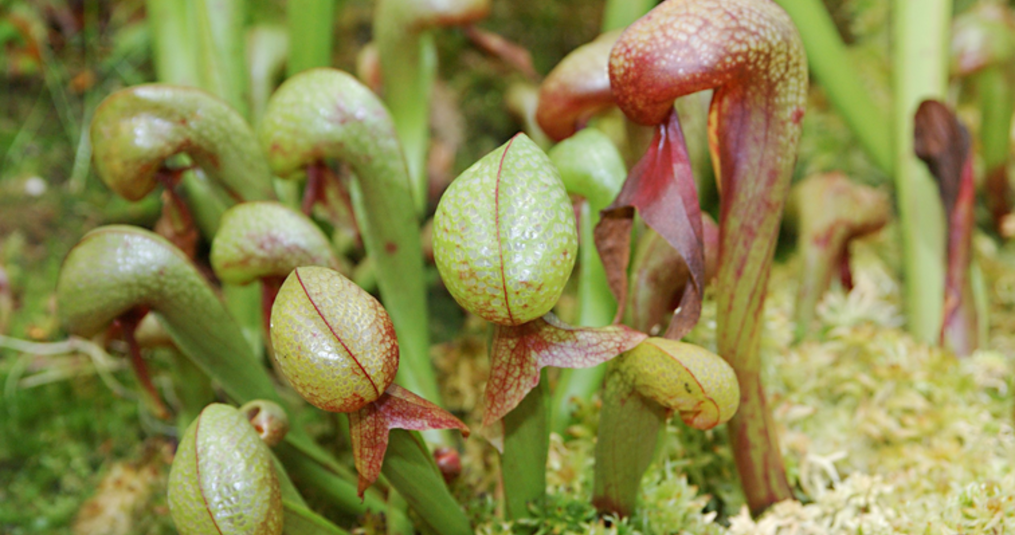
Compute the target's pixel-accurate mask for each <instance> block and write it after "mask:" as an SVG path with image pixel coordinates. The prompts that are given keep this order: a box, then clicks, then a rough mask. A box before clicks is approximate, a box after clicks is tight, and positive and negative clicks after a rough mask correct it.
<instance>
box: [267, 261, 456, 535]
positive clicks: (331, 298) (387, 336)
mask: <svg viewBox="0 0 1015 535" xmlns="http://www.w3.org/2000/svg"><path fill="white" fill-rule="evenodd" d="M271 339H272V346H273V347H274V348H275V351H276V358H277V361H278V365H279V371H280V372H281V373H282V374H283V375H284V376H285V377H286V379H287V380H288V381H289V383H290V384H291V385H292V386H293V388H295V389H296V392H297V393H299V394H300V396H302V397H303V398H304V399H306V400H307V401H308V402H310V404H311V405H314V406H315V407H318V408H320V409H323V410H326V411H330V412H343V413H349V426H350V433H351V436H352V449H353V457H354V459H355V465H356V470H357V471H358V472H359V485H358V490H359V495H360V496H361V497H362V495H363V493H364V491H366V489H367V487H369V486H370V485H371V484H372V483H373V482H374V481H375V480H376V479H377V478H378V476H379V475H380V473H381V470H382V467H385V466H387V467H388V471H389V472H388V473H389V475H390V476H391V477H390V478H389V479H390V480H391V481H392V483H393V484H394V485H395V488H396V489H397V490H398V491H399V494H400V495H402V496H403V497H404V498H405V499H406V500H407V501H408V502H409V504H410V505H412V506H413V508H414V509H415V510H416V512H417V513H419V514H420V515H421V516H422V517H423V518H424V519H425V521H426V522H427V523H428V524H429V525H430V527H431V528H433V529H435V530H436V531H437V532H438V533H449V534H457V533H462V534H467V533H471V527H470V526H469V521H468V519H467V518H466V517H465V515H464V513H463V512H462V511H461V509H460V508H459V507H458V504H457V503H455V501H454V499H453V498H452V497H451V495H450V493H448V491H447V487H446V486H445V485H444V482H443V478H442V476H441V474H440V472H439V471H438V470H437V466H436V464H435V463H434V462H433V459H432V458H431V457H430V456H429V455H426V454H424V455H420V454H419V452H420V451H423V452H425V450H426V447H425V446H424V445H423V444H422V443H418V442H414V440H415V439H414V438H413V437H412V435H410V434H405V433H391V434H390V436H389V431H390V430H391V429H409V430H420V431H421V430H425V429H450V428H457V429H459V430H461V431H462V432H463V434H464V435H466V436H468V433H469V430H468V428H467V427H465V424H463V423H462V422H460V421H459V420H458V419H457V418H455V417H454V416H452V415H451V414H449V413H448V412H446V411H444V410H443V409H441V408H440V407H438V406H437V405H434V404H433V403H430V402H429V401H427V400H425V399H423V398H422V397H420V396H417V395H415V394H413V393H412V392H409V391H408V390H405V389H403V388H401V387H399V386H397V385H394V384H392V382H393V381H394V379H395V373H396V370H397V369H398V361H399V350H398V341H397V338H396V337H395V329H394V326H393V325H392V323H391V319H390V318H389V317H388V315H387V313H386V312H385V311H384V308H383V307H382V306H381V304H380V303H379V302H377V300H376V299H374V298H373V297H371V296H370V294H368V293H366V292H364V291H363V290H362V289H360V288H359V287H358V286H356V285H355V284H354V283H353V282H352V281H350V280H349V279H347V278H345V277H343V276H342V275H341V274H339V273H338V272H337V271H334V270H331V269H328V268H323V267H314V266H307V267H299V268H296V269H295V270H294V271H293V272H292V274H290V275H289V277H288V278H287V279H286V282H284V283H283V284H282V287H281V288H280V289H279V292H278V296H277V298H276V300H275V304H274V306H273V307H272V314H271ZM389 440H391V441H398V442H405V441H408V442H409V443H410V444H408V445H405V444H399V446H398V448H392V450H391V454H392V455H398V456H404V455H412V454H413V453H415V455H414V456H412V457H408V458H404V457H403V460H404V462H406V463H408V465H410V466H411V465H421V467H420V468H419V469H417V470H415V471H414V477H413V478H411V481H410V478H408V477H406V476H407V475H408V474H399V473H398V471H399V470H401V469H400V468H397V467H398V466H399V465H398V464H397V463H396V464H394V465H385V464H384V459H385V458H386V453H388V444H389ZM391 470H394V472H390V471H391ZM401 483H411V484H407V485H402V484H401ZM435 495H436V496H437V498H435V497H434V496H435Z"/></svg>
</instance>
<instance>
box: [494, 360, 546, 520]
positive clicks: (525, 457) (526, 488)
mask: <svg viewBox="0 0 1015 535" xmlns="http://www.w3.org/2000/svg"><path fill="white" fill-rule="evenodd" d="M546 394H547V382H546V375H542V376H541V377H540V378H539V385H538V386H537V387H535V388H533V389H532V390H531V391H530V392H529V393H528V394H527V395H526V396H525V398H524V399H523V400H522V402H521V403H519V404H518V406H517V407H515V409H514V410H513V411H511V412H509V413H508V414H507V416H505V417H504V420H503V425H504V453H503V454H501V458H500V471H501V477H502V478H503V482H504V502H505V503H504V505H505V507H504V509H505V514H506V516H507V518H508V520H514V519H518V518H529V517H532V516H533V512H532V511H531V510H530V508H532V507H535V508H536V509H537V510H538V511H542V510H543V507H544V506H545V503H546V459H547V456H548V454H549V449H550V441H549V428H548V427H547V423H548V422H547V406H546V401H547V400H546Z"/></svg>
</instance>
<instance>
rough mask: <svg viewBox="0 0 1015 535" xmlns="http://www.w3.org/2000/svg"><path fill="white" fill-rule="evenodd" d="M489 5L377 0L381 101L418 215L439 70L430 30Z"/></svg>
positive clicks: (474, 0)
mask: <svg viewBox="0 0 1015 535" xmlns="http://www.w3.org/2000/svg"><path fill="white" fill-rule="evenodd" d="M489 9H490V6H489V0H456V1H449V2H417V1H415V0H381V1H380V2H378V4H377V11H376V13H375V15H374V28H373V29H374V40H375V42H376V43H377V52H378V54H379V56H380V62H381V77H382V79H383V82H384V102H385V103H386V104H387V106H388V109H389V110H390V111H391V118H392V120H394V123H395V130H396V131H397V132H398V138H399V141H400V142H401V144H402V149H403V154H404V155H405V162H406V165H407V166H408V169H409V177H410V183H411V184H412V196H413V200H414V202H415V207H416V213H417V215H419V214H422V213H423V212H424V211H425V210H426V206H427V192H428V180H427V171H426V160H427V153H428V152H429V150H430V95H431V92H432V89H433V82H434V78H435V77H436V74H437V48H436V45H435V44H434V37H433V33H432V30H431V28H434V27H437V26H451V25H455V24H468V23H470V22H472V21H475V20H477V19H479V18H482V17H484V16H485V15H486V13H487V12H488V11H489Z"/></svg>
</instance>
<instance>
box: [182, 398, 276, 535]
mask: <svg viewBox="0 0 1015 535" xmlns="http://www.w3.org/2000/svg"><path fill="white" fill-rule="evenodd" d="M169 512H170V514H171V515H172V517H173V522H174V523H175V524H176V529H177V530H178V531H179V532H180V533H181V535H202V534H206V533H221V534H222V535H227V534H235V535H239V534H243V533H251V534H255V535H280V534H281V533H282V518H283V513H282V492H281V489H280V487H279V482H278V476H277V475H276V473H275V467H274V466H273V464H272V460H271V452H270V450H269V449H268V445H267V444H265V443H264V442H263V441H262V440H261V437H260V436H259V435H258V433H257V432H256V431H255V430H254V427H253V426H252V425H251V423H250V421H248V420H247V419H246V418H245V417H244V415H243V413H242V412H241V411H238V410H236V409H235V408H233V407H230V406H228V405H223V404H221V403H213V404H211V405H208V407H206V408H205V409H204V410H203V411H201V414H200V415H199V416H198V417H197V419H196V420H194V422H193V423H191V424H190V427H188V428H187V431H186V433H184V435H183V437H182V438H181V439H180V445H179V447H178V448H177V450H176V456H175V457H174V458H173V466H172V469H171V470H170V472H169Z"/></svg>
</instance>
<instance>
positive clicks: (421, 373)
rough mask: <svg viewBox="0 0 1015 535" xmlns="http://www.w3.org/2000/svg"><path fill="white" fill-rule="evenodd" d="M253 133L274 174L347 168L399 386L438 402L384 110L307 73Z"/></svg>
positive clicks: (347, 84)
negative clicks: (387, 320) (335, 163)
mask: <svg viewBox="0 0 1015 535" xmlns="http://www.w3.org/2000/svg"><path fill="white" fill-rule="evenodd" d="M258 132H259V138H260V142H261V146H262V147H263V149H264V152H265V154H267V157H268V162H269V164H270V166H271V168H272V169H273V170H274V171H275V173H276V174H278V175H279V176H282V177H288V176H291V175H294V174H296V173H297V172H299V171H302V170H307V169H308V168H309V169H312V168H314V167H318V166H323V165H324V162H325V161H326V160H328V159H333V160H340V161H344V162H346V163H348V164H349V166H350V167H351V168H352V171H353V173H354V174H355V175H356V179H355V181H354V184H355V186H354V187H353V199H354V206H355V207H356V212H357V213H356V218H357V220H358V221H359V224H360V225H359V226H360V229H361V232H362V236H363V242H364V245H365V246H366V250H367V254H368V255H370V256H371V257H373V259H374V262H375V265H376V272H377V285H378V287H379V289H380V294H381V299H382V300H383V301H384V303H385V305H386V306H387V309H388V310H389V313H390V314H391V321H392V322H393V323H394V325H395V332H396V333H397V334H398V340H399V346H400V347H401V348H402V352H403V353H402V356H403V357H404V358H403V365H402V366H401V368H399V370H400V371H399V374H400V376H399V382H400V383H402V384H403V385H405V387H406V388H408V389H409V390H412V391H413V392H419V393H420V394H421V395H422V396H423V397H425V398H427V399H432V400H435V401H437V400H438V399H439V391H438V388H437V380H436V377H435V374H434V370H433V366H432V365H431V364H430V358H429V350H430V339H429V332H428V330H427V307H426V287H425V279H424V274H423V251H422V247H421V245H420V241H419V224H418V223H417V219H416V215H415V214H416V212H415V208H414V207H413V194H412V185H411V182H410V180H409V175H408V173H407V168H406V165H405V160H404V159H403V158H402V150H401V145H400V144H399V142H398V137H397V135H396V133H395V128H394V125H393V123H392V121H391V117H390V116H389V115H388V112H387V110H386V109H385V108H384V105H383V104H381V102H380V100H378V98H377V97H376V96H375V95H374V94H373V93H372V92H371V91H370V90H369V89H367V88H366V87H365V86H363V85H362V84H361V83H360V82H358V81H356V79H355V78H353V77H352V76H350V75H348V74H346V73H344V72H342V71H338V70H335V69H311V70H308V71H304V72H302V73H300V74H298V75H296V76H293V77H292V78H290V79H289V80H287V81H286V82H285V83H284V84H282V86H281V87H279V89H278V91H276V92H275V94H274V95H272V98H271V101H270V102H269V103H268V109H267V110H266V111H265V114H264V120H263V121H262V122H261V124H260V127H259V130H258Z"/></svg>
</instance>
